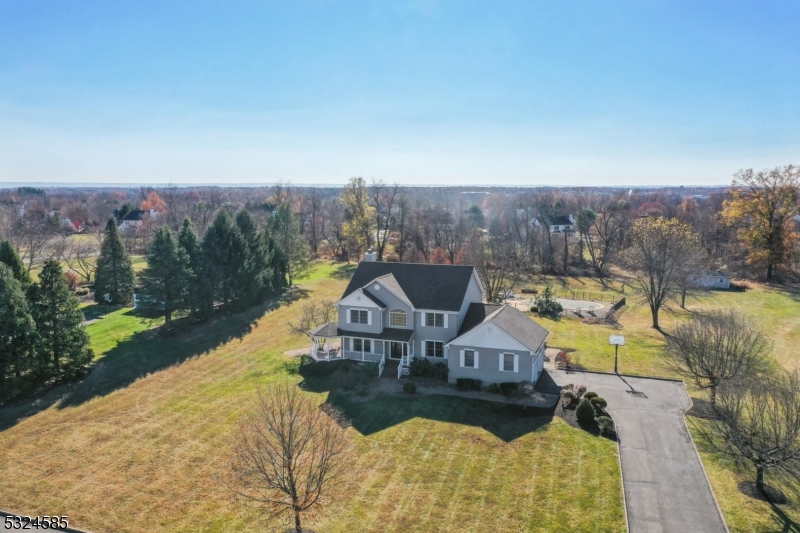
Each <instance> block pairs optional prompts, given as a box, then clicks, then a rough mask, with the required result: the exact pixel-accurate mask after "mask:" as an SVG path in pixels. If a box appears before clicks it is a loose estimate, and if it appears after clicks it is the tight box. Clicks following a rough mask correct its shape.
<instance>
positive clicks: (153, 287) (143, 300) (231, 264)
mask: <svg viewBox="0 0 800 533" xmlns="http://www.w3.org/2000/svg"><path fill="white" fill-rule="evenodd" d="M290 218H291V217H290ZM288 223H290V224H291V220H289V222H288ZM282 224H283V221H282V220H281V219H278V218H276V219H274V220H271V221H269V222H268V223H266V224H263V225H261V227H259V224H258V223H257V222H256V220H255V218H254V217H253V215H252V214H251V213H250V212H249V211H247V210H241V211H239V212H238V213H237V214H236V215H235V216H232V215H231V214H230V213H229V212H228V211H227V210H221V211H219V213H218V214H217V216H216V217H215V219H214V220H213V222H212V223H211V224H210V225H209V226H208V228H207V229H206V231H205V234H204V235H203V238H202V239H201V238H200V237H199V236H198V234H197V230H196V229H195V227H194V224H193V223H192V221H191V220H190V219H188V218H186V219H184V220H183V222H182V223H181V226H180V229H179V231H178V232H174V231H172V230H171V229H170V228H169V226H166V225H164V226H161V227H160V228H159V229H158V230H157V231H156V233H155V235H154V236H153V238H152V240H151V242H150V244H149V246H148V249H147V254H146V261H147V266H146V267H145V268H144V270H143V271H142V272H141V273H140V274H139V276H138V284H139V288H138V293H137V295H136V298H137V307H139V308H141V309H142V310H145V311H151V312H155V313H158V314H162V315H163V316H164V319H165V323H166V324H167V326H169V325H170V324H171V323H172V319H173V317H174V315H175V314H176V313H184V314H189V315H190V316H191V317H192V318H193V319H195V320H198V321H202V320H207V319H208V318H210V317H211V316H212V315H213V313H214V312H215V311H217V310H219V311H223V312H239V311H243V310H245V309H247V308H249V307H251V306H253V305H255V304H257V303H260V302H263V301H264V300H265V299H267V298H269V297H270V296H273V295H274V294H276V293H277V292H279V291H281V290H282V289H284V288H285V287H286V286H287V285H288V275H289V271H290V262H289V257H288V256H287V254H286V253H285V252H284V251H283V250H282V249H281V248H280V246H279V241H278V240H276V239H275V238H273V235H277V236H278V237H279V238H280V236H281V232H282V231H283V227H282ZM135 282H136V276H135V275H134V271H133V267H132V265H131V260H130V257H129V255H128V253H127V251H126V250H125V247H124V246H123V244H122V242H121V238H120V235H119V231H118V229H117V225H116V222H115V221H114V219H109V221H108V223H107V225H106V230H105V237H104V239H103V245H102V249H101V253H100V256H99V257H98V260H97V273H96V278H95V283H94V289H95V292H94V295H95V301H97V302H98V303H108V304H112V305H127V304H129V303H130V302H131V301H132V300H133V298H134V289H135Z"/></svg>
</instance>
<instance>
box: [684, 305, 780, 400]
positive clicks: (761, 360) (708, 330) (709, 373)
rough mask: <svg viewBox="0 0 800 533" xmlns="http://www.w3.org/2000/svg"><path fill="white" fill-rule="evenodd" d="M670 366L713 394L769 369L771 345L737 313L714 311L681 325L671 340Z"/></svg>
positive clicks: (712, 398)
mask: <svg viewBox="0 0 800 533" xmlns="http://www.w3.org/2000/svg"><path fill="white" fill-rule="evenodd" d="M668 339H669V345H670V348H671V350H670V351H671V353H672V355H673V357H672V359H671V360H670V366H672V368H673V369H674V370H675V371H676V372H678V373H679V374H681V375H683V376H685V377H687V378H689V379H691V380H692V381H694V382H695V383H696V384H697V386H698V387H700V388H702V389H709V390H710V392H711V407H712V408H713V409H715V410H716V399H717V390H718V388H719V387H720V386H721V385H722V384H723V383H725V382H728V381H732V380H741V379H750V378H753V377H755V376H756V375H758V374H760V373H761V372H763V371H765V370H766V354H767V351H768V349H769V342H768V341H767V339H766V337H765V336H764V334H763V333H762V332H761V330H760V329H758V328H757V327H755V326H753V325H751V324H750V323H749V322H748V321H747V319H746V318H745V317H743V316H742V315H739V314H737V313H735V312H733V311H714V312H712V313H710V314H708V315H705V316H699V317H697V318H694V319H692V320H690V321H688V322H684V323H681V324H679V325H678V327H677V328H676V329H675V332H674V333H673V334H672V335H670V336H669V337H668Z"/></svg>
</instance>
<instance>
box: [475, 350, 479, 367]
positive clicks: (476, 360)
mask: <svg viewBox="0 0 800 533" xmlns="http://www.w3.org/2000/svg"><path fill="white" fill-rule="evenodd" d="M475 368H478V352H475Z"/></svg>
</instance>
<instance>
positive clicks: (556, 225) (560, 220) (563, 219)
mask: <svg viewBox="0 0 800 533" xmlns="http://www.w3.org/2000/svg"><path fill="white" fill-rule="evenodd" d="M531 223H532V224H533V225H534V226H536V227H543V226H546V227H547V228H548V229H549V230H550V233H563V232H570V231H575V217H574V216H573V215H559V216H555V217H545V216H539V217H535V218H534V219H533V220H532V221H531Z"/></svg>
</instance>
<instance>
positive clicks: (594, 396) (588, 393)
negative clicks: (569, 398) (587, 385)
mask: <svg viewBox="0 0 800 533" xmlns="http://www.w3.org/2000/svg"><path fill="white" fill-rule="evenodd" d="M583 397H584V398H586V399H587V400H591V399H592V398H597V393H596V392H592V391H589V392H587V393H585V394H584V395H583Z"/></svg>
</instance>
